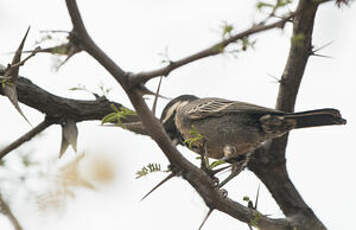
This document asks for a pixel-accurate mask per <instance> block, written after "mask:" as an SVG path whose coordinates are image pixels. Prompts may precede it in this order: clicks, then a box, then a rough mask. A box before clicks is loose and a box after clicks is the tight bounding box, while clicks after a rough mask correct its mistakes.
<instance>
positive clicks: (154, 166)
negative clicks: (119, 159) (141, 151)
mask: <svg viewBox="0 0 356 230" xmlns="http://www.w3.org/2000/svg"><path fill="white" fill-rule="evenodd" d="M153 172H167V171H163V170H162V169H161V165H160V164H158V163H149V164H148V165H147V166H144V167H142V169H141V170H139V171H137V172H136V179H138V178H141V177H144V176H147V175H148V174H150V173H153Z"/></svg>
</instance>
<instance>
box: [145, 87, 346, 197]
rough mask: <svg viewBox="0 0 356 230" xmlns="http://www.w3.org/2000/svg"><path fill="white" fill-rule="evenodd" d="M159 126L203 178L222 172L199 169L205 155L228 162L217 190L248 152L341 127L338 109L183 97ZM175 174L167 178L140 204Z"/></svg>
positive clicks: (240, 167) (167, 108)
mask: <svg viewBox="0 0 356 230" xmlns="http://www.w3.org/2000/svg"><path fill="white" fill-rule="evenodd" d="M160 122H161V124H162V126H163V127H164V129H165V131H166V133H167V134H168V136H169V137H170V139H171V141H172V143H173V144H175V145H183V146H186V147H188V148H189V149H191V150H192V151H193V152H195V153H198V154H200V155H201V159H202V165H201V168H202V169H204V171H205V172H207V173H208V175H212V176H213V175H214V174H215V172H219V171H221V170H216V171H215V172H214V173H211V170H210V169H208V168H206V167H203V166H205V161H204V158H205V157H208V158H213V159H218V160H223V161H226V162H228V163H231V174H230V175H229V176H228V177H227V178H226V179H225V180H224V181H222V182H221V183H219V185H218V186H219V188H221V187H222V186H224V185H225V184H226V183H227V182H229V181H230V180H231V179H232V178H234V177H235V176H237V175H238V174H239V173H240V172H241V171H242V170H243V169H244V168H245V167H246V166H247V163H248V161H249V156H250V155H251V154H252V153H253V151H254V150H256V149H257V148H259V147H261V146H262V145H263V144H264V143H266V142H267V141H269V140H272V139H274V138H277V137H281V136H283V135H285V134H287V133H288V132H289V131H291V130H293V129H300V128H309V127H318V126H327V125H344V124H346V120H345V119H344V118H342V116H341V113H340V112H339V110H337V109H333V108H325V109H316V110H308V111H303V112H296V113H294V112H284V111H281V110H278V109H272V108H267V107H263V106H259V105H255V104H250V103H246V102H240V101H232V100H226V99H222V98H216V97H207V98H199V97H197V96H195V95H188V94H187V95H181V96H178V97H176V98H174V99H172V100H171V101H170V102H169V103H168V104H167V105H166V106H165V108H164V109H163V111H162V114H161V118H160ZM225 169H226V167H225ZM209 170H210V172H209ZM175 174H177V173H176V172H172V173H171V174H169V175H168V176H167V177H166V178H165V179H164V180H162V181H161V182H160V183H159V184H158V185H156V186H155V187H154V188H153V189H151V190H150V191H149V192H148V193H147V194H146V195H145V196H144V197H143V198H142V199H141V200H143V199H145V198H146V197H147V196H148V195H149V194H151V193H152V192H153V191H155V190H156V189H157V188H158V187H159V186H161V185H162V184H163V183H165V182H166V181H168V180H169V179H170V178H172V177H174V175H175Z"/></svg>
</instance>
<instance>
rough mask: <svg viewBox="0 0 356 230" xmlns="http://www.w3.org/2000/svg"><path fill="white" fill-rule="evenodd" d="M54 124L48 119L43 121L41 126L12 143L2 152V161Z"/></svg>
mask: <svg viewBox="0 0 356 230" xmlns="http://www.w3.org/2000/svg"><path fill="white" fill-rule="evenodd" d="M52 124H53V123H52V122H50V121H49V120H48V119H45V120H44V121H42V122H41V123H40V124H38V125H37V126H36V127H34V128H33V129H31V130H30V131H29V132H27V133H26V134H24V135H23V136H21V137H20V138H18V139H17V140H15V141H14V142H12V143H11V144H9V145H8V146H6V147H5V148H4V149H2V150H0V159H2V158H3V157H4V156H6V155H7V154H8V153H9V152H11V151H12V150H14V149H16V148H18V147H19V146H21V145H22V144H23V143H25V142H26V141H29V140H31V139H32V138H33V137H34V136H36V135H37V134H38V133H40V132H42V131H43V130H45V129H46V128H47V127H49V126H51V125H52Z"/></svg>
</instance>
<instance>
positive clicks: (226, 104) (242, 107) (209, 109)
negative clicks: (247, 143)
mask: <svg viewBox="0 0 356 230" xmlns="http://www.w3.org/2000/svg"><path fill="white" fill-rule="evenodd" d="M184 110H185V114H186V116H187V117H188V118H190V119H192V120H199V119H204V118H206V117H212V116H213V117H218V116H223V115H225V114H231V113H251V114H266V113H273V114H275V113H279V114H280V113H282V112H281V111H278V110H275V109H270V108H266V107H262V106H258V105H254V104H249V103H245V102H239V101H229V100H225V99H221V98H202V99H199V100H195V101H193V102H191V103H189V104H188V105H186V108H185V109H184Z"/></svg>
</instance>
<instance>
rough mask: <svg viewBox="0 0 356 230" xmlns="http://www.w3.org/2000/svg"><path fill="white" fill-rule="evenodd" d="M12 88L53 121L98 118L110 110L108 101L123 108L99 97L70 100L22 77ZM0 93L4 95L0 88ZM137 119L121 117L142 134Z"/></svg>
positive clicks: (29, 104) (144, 132)
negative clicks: (95, 98) (14, 87)
mask: <svg viewBox="0 0 356 230" xmlns="http://www.w3.org/2000/svg"><path fill="white" fill-rule="evenodd" d="M16 88H17V92H18V98H19V101H20V102H22V103H24V104H26V105H28V106H30V107H32V108H34V109H36V110H38V111H40V112H42V113H44V114H45V115H46V116H47V117H49V118H51V119H52V120H53V121H54V122H55V123H59V122H60V121H61V120H65V119H70V120H73V121H75V122H80V121H89V120H101V119H102V118H103V117H104V116H106V115H108V114H109V113H112V112H113V110H112V108H111V104H114V105H115V107H116V108H118V109H120V108H126V109H127V107H125V106H123V105H122V104H120V103H117V102H112V101H109V100H107V99H106V98H105V97H100V98H98V99H97V100H74V99H69V98H64V97H60V96H56V95H53V94H51V93H49V92H48V91H46V90H44V89H42V88H40V87H39V86H37V85H35V84H34V83H32V82H31V81H30V80H28V79H27V78H24V77H19V78H18V79H17V81H16ZM0 94H1V95H4V93H3V91H2V88H1V87H0ZM139 121H140V120H139V118H138V117H137V116H136V115H129V116H126V117H125V118H123V119H122V120H121V122H122V124H123V125H124V126H125V128H126V129H127V130H129V131H132V132H135V133H138V134H146V130H145V129H144V128H143V126H142V124H141V123H140V122H139Z"/></svg>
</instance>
